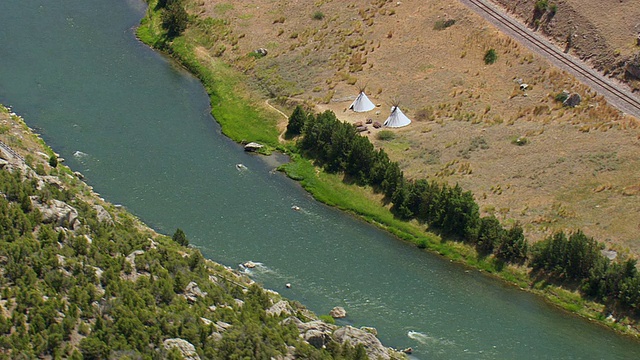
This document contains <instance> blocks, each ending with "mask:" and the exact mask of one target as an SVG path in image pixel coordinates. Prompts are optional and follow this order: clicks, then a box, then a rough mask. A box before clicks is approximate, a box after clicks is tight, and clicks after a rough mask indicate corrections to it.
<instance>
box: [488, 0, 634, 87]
mask: <svg viewBox="0 0 640 360" xmlns="http://www.w3.org/2000/svg"><path fill="white" fill-rule="evenodd" d="M494 2H496V3H498V4H500V5H502V6H503V7H504V8H505V9H507V10H508V11H510V12H512V13H513V14H515V15H516V16H517V17H518V18H520V19H521V21H522V22H524V23H526V24H528V25H529V26H530V27H531V28H532V29H536V30H537V31H539V32H542V33H543V34H545V35H547V36H548V37H550V38H552V39H553V40H554V41H555V42H556V44H558V46H560V47H561V48H564V49H566V51H567V52H570V53H571V54H573V55H575V56H577V57H579V58H581V59H583V60H586V61H588V62H590V63H591V64H592V65H593V67H595V68H596V69H598V70H600V71H602V72H604V73H605V74H609V75H611V76H613V77H615V78H617V79H619V80H621V81H624V82H627V83H628V84H629V85H630V86H631V87H632V88H633V89H635V90H640V21H638V19H640V6H638V5H639V4H638V3H637V2H636V1H617V2H604V1H578V0H565V1H548V2H545V3H547V4H548V5H547V9H546V10H545V11H539V12H537V13H536V11H535V10H534V9H535V6H536V3H537V1H535V0H519V1H505V0H494Z"/></svg>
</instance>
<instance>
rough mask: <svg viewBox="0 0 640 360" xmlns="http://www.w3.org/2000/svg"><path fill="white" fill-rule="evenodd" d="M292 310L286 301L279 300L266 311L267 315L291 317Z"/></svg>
mask: <svg viewBox="0 0 640 360" xmlns="http://www.w3.org/2000/svg"><path fill="white" fill-rule="evenodd" d="M292 314H293V308H292V307H291V305H289V302H288V301H286V300H280V301H278V302H277V303H275V304H273V306H271V307H270V308H268V309H267V315H271V316H280V315H292Z"/></svg>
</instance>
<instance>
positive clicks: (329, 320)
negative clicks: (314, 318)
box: [320, 315, 336, 325]
mask: <svg viewBox="0 0 640 360" xmlns="http://www.w3.org/2000/svg"><path fill="white" fill-rule="evenodd" d="M320 320H322V321H324V322H326V323H327V324H332V325H334V324H335V323H336V320H335V319H334V318H333V317H332V316H331V315H320Z"/></svg>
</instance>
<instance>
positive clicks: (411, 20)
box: [188, 0, 640, 254]
mask: <svg viewBox="0 0 640 360" xmlns="http://www.w3.org/2000/svg"><path fill="white" fill-rule="evenodd" d="M571 1H574V0H570V1H568V2H571ZM576 1H577V0H575V1H574V2H576ZM630 2H631V1H629V2H625V3H630ZM587 3H593V4H590V5H589V6H587V8H589V9H593V11H598V8H597V6H596V5H595V2H594V1H587ZM188 11H189V12H190V13H191V14H195V15H197V17H198V19H200V20H199V21H201V26H200V27H199V28H200V30H189V31H199V32H200V34H198V35H199V36H201V38H202V40H201V44H202V46H201V48H199V49H198V50H199V52H198V53H199V54H201V56H202V59H204V60H206V59H207V57H211V56H217V57H222V58H224V59H225V60H226V61H227V62H229V63H230V64H233V65H234V66H235V67H236V68H238V69H239V70H241V71H243V72H245V73H247V74H249V75H251V76H252V77H253V78H254V79H255V82H254V85H255V87H256V89H258V90H260V91H263V92H264V93H265V96H268V97H273V98H279V99H295V100H297V101H299V102H300V101H304V102H306V103H307V104H311V105H313V106H315V107H316V109H317V110H319V111H322V110H325V109H330V110H333V111H334V112H335V113H336V114H337V115H338V117H339V118H341V119H342V120H344V121H350V122H356V121H363V120H365V119H367V118H372V119H373V120H374V121H380V122H383V121H384V120H385V119H386V117H387V116H388V113H389V107H390V105H391V103H392V102H393V101H394V100H397V101H399V103H400V107H401V108H402V110H403V111H404V112H405V114H406V115H407V116H409V117H410V118H411V119H412V120H413V123H412V124H411V125H410V126H407V127H405V128H401V129H394V130H390V131H393V139H390V140H379V138H378V134H379V132H380V130H376V129H373V128H372V127H370V131H369V132H368V133H364V134H365V135H367V136H369V137H370V139H371V140H372V142H373V143H374V144H375V145H376V146H380V147H384V148H385V150H386V151H387V152H388V153H389V154H390V156H391V157H392V159H394V160H396V161H399V162H400V164H401V166H402V169H403V170H404V172H405V174H406V175H408V176H409V177H412V178H431V179H436V180H439V181H447V182H450V183H455V182H458V183H460V184H461V185H463V187H464V188H465V189H468V190H471V191H472V192H473V193H474V194H475V196H476V199H477V201H478V203H479V204H480V207H481V210H482V212H483V214H495V215H496V216H498V217H499V218H500V219H502V220H503V221H504V222H505V223H510V222H513V221H519V222H521V223H522V224H524V225H525V229H526V231H527V233H528V235H529V236H530V238H531V239H533V240H536V239H540V238H542V237H544V236H546V235H548V234H550V233H552V232H553V231H554V230H557V229H576V228H581V229H583V230H584V231H585V233H587V234H588V235H591V236H594V237H596V238H597V239H598V240H602V241H606V242H607V243H608V244H609V246H611V247H613V248H615V249H617V250H619V251H628V250H630V251H631V252H632V253H635V254H640V237H639V235H638V234H639V233H640V202H639V201H638V200H639V196H640V176H639V175H640V174H638V170H637V169H640V157H638V153H639V150H640V131H639V129H638V120H637V119H634V118H630V117H626V116H623V115H622V114H620V112H618V111H617V110H615V109H613V108H611V107H609V106H608V105H607V104H606V103H605V102H604V101H603V100H602V98H601V97H599V96H596V95H595V94H594V93H593V92H591V91H590V90H589V89H588V88H586V87H585V86H583V85H581V84H579V83H577V82H576V81H575V80H574V79H573V78H572V77H570V76H568V75H567V74H565V73H563V72H561V71H559V70H557V69H555V68H552V67H551V66H550V65H549V64H548V63H547V62H546V61H545V60H544V59H541V58H539V57H537V56H535V55H532V54H531V53H530V52H529V51H527V50H526V49H525V48H524V47H522V46H520V45H519V44H517V43H516V42H515V41H512V40H511V39H510V38H508V37H506V36H504V35H502V34H501V33H499V32H498V31H497V30H496V29H495V28H493V27H491V26H490V25H489V24H487V23H486V22H484V21H483V20H482V19H481V18H480V17H479V16H477V15H475V14H474V13H472V12H471V11H470V10H468V9H467V8H465V7H464V6H463V5H461V4H459V3H458V2H455V1H454V2H449V1H444V0H406V1H386V0H368V1H367V0H354V1H347V2H345V1H338V0H316V1H303V0H281V1H273V0H251V1H249V0H235V1H222V0H189V1H188ZM621 11H622V15H621V16H627V15H625V14H626V13H625V11H626V10H624V9H622V10H621ZM633 11H635V12H637V11H638V9H637V8H634V9H633V10H632V11H631V12H629V14H633V13H634V12H633ZM207 18H210V19H209V20H205V19H207ZM211 19H216V20H211ZM447 20H449V23H448V24H447V25H451V26H448V27H445V23H446V21H447ZM636 20H637V18H636ZM452 23H453V24H452ZM594 24H595V26H598V27H600V28H601V30H602V34H605V35H606V36H607V41H608V42H609V46H611V47H612V48H616V49H617V48H619V49H626V48H624V46H623V45H622V44H623V43H624V41H622V40H619V39H618V38H616V37H615V36H614V34H615V29H614V28H613V27H610V26H608V22H607V20H606V18H602V19H598V21H597V22H594ZM605 35H603V36H605ZM212 37H214V39H215V41H214V40H212ZM258 48H265V49H267V51H268V55H267V56H265V57H262V58H257V57H255V56H248V54H249V53H251V52H252V51H254V50H256V49H258ZM488 49H495V50H496V52H497V54H498V59H497V61H496V62H495V63H494V64H492V65H487V64H485V62H484V61H483V57H484V54H485V52H486V51H487V50H488ZM625 51H626V50H625ZM621 52H622V50H621ZM520 82H522V83H526V84H528V85H529V87H528V89H526V90H524V91H522V90H520V86H519V83H520ZM365 85H366V89H367V94H368V95H369V97H370V98H371V100H372V101H374V103H376V104H379V107H378V108H377V109H375V110H373V111H371V112H369V113H366V114H355V113H352V112H350V111H348V110H347V108H348V106H349V105H350V103H351V101H353V99H354V98H355V96H356V95H357V93H358V87H359V86H365ZM563 90H567V91H570V92H572V93H573V92H577V93H579V94H580V95H581V96H582V99H583V101H582V103H581V104H580V105H579V106H577V107H576V108H567V107H563V106H562V104H561V103H558V102H556V101H555V100H554V96H555V95H556V94H558V93H560V92H562V91H563ZM283 126H284V121H283ZM387 131H388V130H387ZM518 139H520V141H517V140H518Z"/></svg>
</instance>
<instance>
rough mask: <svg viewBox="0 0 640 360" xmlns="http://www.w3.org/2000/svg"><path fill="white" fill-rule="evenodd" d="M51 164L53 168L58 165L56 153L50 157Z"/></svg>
mask: <svg viewBox="0 0 640 360" xmlns="http://www.w3.org/2000/svg"><path fill="white" fill-rule="evenodd" d="M49 166H51V167H52V168H55V167H58V158H57V157H56V156H55V155H51V156H50V157H49Z"/></svg>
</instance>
